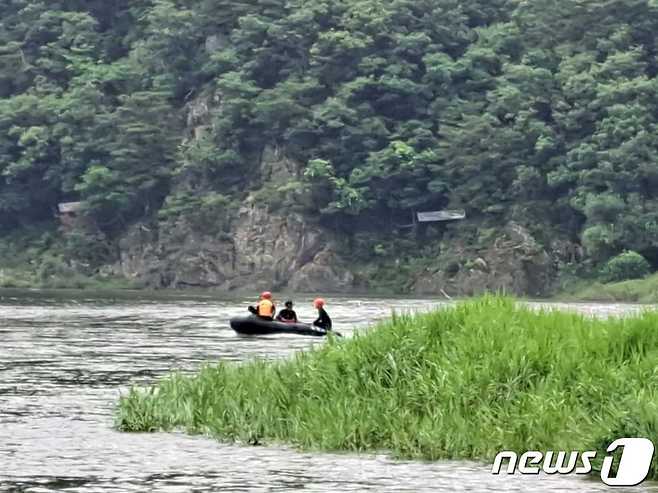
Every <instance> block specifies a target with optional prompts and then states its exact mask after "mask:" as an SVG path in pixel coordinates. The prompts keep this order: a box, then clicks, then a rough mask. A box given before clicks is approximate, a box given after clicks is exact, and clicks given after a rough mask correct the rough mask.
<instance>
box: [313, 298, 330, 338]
mask: <svg viewBox="0 0 658 493" xmlns="http://www.w3.org/2000/svg"><path fill="white" fill-rule="evenodd" d="M324 305H325V303H324V300H323V299H322V298H316V300H315V301H314V302H313V306H314V307H315V308H316V309H317V310H318V318H317V319H316V320H315V322H313V325H315V326H316V327H320V328H321V329H324V330H326V331H330V330H331V318H329V314H328V313H327V312H326V310H325V309H324Z"/></svg>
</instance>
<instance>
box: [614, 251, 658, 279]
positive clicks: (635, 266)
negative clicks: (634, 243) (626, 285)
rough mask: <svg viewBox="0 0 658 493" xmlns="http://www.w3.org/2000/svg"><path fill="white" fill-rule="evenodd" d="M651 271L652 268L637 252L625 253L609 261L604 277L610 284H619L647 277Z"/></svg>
mask: <svg viewBox="0 0 658 493" xmlns="http://www.w3.org/2000/svg"><path fill="white" fill-rule="evenodd" d="M650 271H651V266H650V265H649V262H647V259H645V258H644V257H643V256H642V255H640V254H639V253H637V252H624V253H621V254H619V255H617V256H616V257H614V258H611V259H610V260H608V262H607V263H606V265H605V267H604V269H603V275H604V276H605V278H606V280H607V281H609V282H618V281H626V280H629V279H640V278H642V277H646V276H647V275H649V272H650Z"/></svg>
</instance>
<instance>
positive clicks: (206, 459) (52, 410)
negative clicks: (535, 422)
mask: <svg viewBox="0 0 658 493" xmlns="http://www.w3.org/2000/svg"><path fill="white" fill-rule="evenodd" d="M299 300H300V303H299V306H298V307H297V308H298V313H299V314H300V318H302V319H306V320H308V319H309V318H310V317H311V316H312V308H311V306H310V298H309V297H299ZM302 301H303V303H302ZM437 304H439V302H437V301H432V300H428V299H403V300H400V299H398V300H388V299H376V298H369V299H355V298H352V299H349V300H348V299H333V298H332V299H330V300H329V305H328V308H329V312H330V313H331V315H332V317H333V318H334V323H335V328H336V330H339V331H341V332H342V333H343V334H344V335H346V336H348V337H349V336H350V335H351V334H352V333H353V330H354V327H355V326H357V327H365V326H367V325H368V324H369V323H372V322H374V321H375V320H377V319H379V318H382V317H385V316H386V315H388V314H389V313H390V311H391V309H396V310H398V311H405V310H425V309H428V308H429V307H431V306H435V305H437ZM246 305H247V300H245V299H232V300H228V299H227V300H219V299H215V298H214V297H213V296H211V295H209V294H197V295H194V296H182V295H177V294H174V295H159V296H157V297H155V296H151V295H149V294H148V293H125V292H123V293H87V292H47V291H10V290H4V291H0V338H1V342H0V491H17V492H18V491H20V492H46V491H67V492H96V491H103V492H105V491H116V492H130V491H135V492H137V491H139V492H143V491H154V492H163V493H165V492H166V493H169V492H210V491H236V492H237V491H291V490H303V491H317V492H336V491H376V492H389V491H390V492H424V491H427V492H429V491H432V492H444V491H445V492H455V491H486V492H494V491H499V492H505V491H531V492H543V491H566V492H571V491H572V492H576V491H610V488H608V487H605V486H604V485H603V484H602V483H600V482H597V481H593V480H584V479H580V478H576V477H554V476H550V477H549V476H543V475H542V476H536V477H535V476H533V477H528V476H518V475H515V476H492V475H491V474H490V467H491V466H490V464H478V463H470V462H448V461H443V462H433V463H430V462H419V461H393V460H390V459H388V458H387V457H386V456H382V455H361V456H358V455H353V454H324V453H304V452H299V451H296V450H291V449H288V448H285V447H239V446H235V445H229V444H223V443H218V442H216V441H214V440H210V439H207V438H203V437H190V436H186V435H183V434H179V433H153V434H128V433H119V432H117V431H115V430H114V429H113V413H114V409H115V406H116V403H117V399H118V397H119V396H120V394H121V393H122V392H126V391H127V389H128V388H129V387H130V386H131V385H134V384H137V385H144V384H148V383H151V382H153V381H154V380H156V379H157V378H158V377H160V376H162V375H165V374H166V373H168V372H169V371H170V370H172V369H181V370H183V371H190V372H191V371H194V370H195V369H196V368H198V367H199V365H201V364H203V363H204V362H212V361H217V360H234V361H241V360H245V359H249V358H253V357H265V358H283V357H287V356H289V355H290V354H291V353H292V352H294V351H298V350H303V349H306V348H309V347H311V346H312V345H313V344H322V343H323V342H322V341H320V340H317V339H313V338H305V337H297V336H277V337H251V338H249V337H239V336H237V335H236V334H235V333H234V332H233V331H232V330H231V329H230V328H229V326H228V319H229V318H230V317H231V316H232V315H234V314H236V313H240V312H242V311H243V310H244V309H245V307H246ZM565 307H567V308H569V307H571V308H575V309H578V310H581V311H585V312H587V313H591V314H602V315H605V314H615V313H624V312H626V311H628V310H633V309H637V307H633V306H624V305H570V306H568V305H567V306H565ZM614 491H615V492H619V491H624V489H619V488H615V490H614ZM628 491H636V492H638V491H658V487H656V486H655V485H648V484H647V485H644V486H642V487H639V488H633V489H629V490H628Z"/></svg>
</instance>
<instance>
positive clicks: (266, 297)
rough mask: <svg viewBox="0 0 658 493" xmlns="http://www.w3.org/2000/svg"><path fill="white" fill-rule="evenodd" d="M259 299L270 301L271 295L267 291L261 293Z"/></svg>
mask: <svg viewBox="0 0 658 493" xmlns="http://www.w3.org/2000/svg"><path fill="white" fill-rule="evenodd" d="M260 297H261V298H262V299H264V300H271V299H272V293H270V292H269V291H263V292H262V293H261V294H260Z"/></svg>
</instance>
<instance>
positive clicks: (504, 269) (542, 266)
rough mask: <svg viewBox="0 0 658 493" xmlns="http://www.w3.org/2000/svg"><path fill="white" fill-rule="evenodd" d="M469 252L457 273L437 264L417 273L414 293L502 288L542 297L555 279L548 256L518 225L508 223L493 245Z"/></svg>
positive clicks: (465, 292) (467, 292)
mask: <svg viewBox="0 0 658 493" xmlns="http://www.w3.org/2000/svg"><path fill="white" fill-rule="evenodd" d="M472 255H473V252H471V253H470V254H469V253H467V252H466V251H464V252H463V258H464V260H465V262H464V263H463V265H462V266H461V268H460V269H459V270H458V271H457V272H447V271H446V269H444V266H440V265H438V266H437V269H436V270H434V271H431V272H426V273H424V274H423V275H421V276H419V278H418V279H417V280H416V282H415V284H414V290H415V292H416V293H419V294H429V293H440V292H442V291H443V292H445V293H448V294H450V295H458V296H459V295H461V296H464V295H465V296H471V295H476V294H480V293H483V292H487V291H502V292H505V293H508V294H515V295H531V296H541V295H544V294H546V293H547V292H549V291H550V288H551V285H552V282H553V280H554V278H555V263H554V261H553V259H552V258H551V256H550V255H549V254H548V252H546V251H545V250H544V249H543V248H542V247H541V246H540V245H539V244H538V243H537V241H536V240H535V239H534V238H533V237H532V236H531V235H530V233H529V232H528V231H527V230H526V229H525V228H523V227H522V226H519V225H518V224H514V223H510V224H508V225H507V226H506V227H505V229H504V231H503V232H502V233H501V235H500V236H499V237H498V238H496V240H495V241H494V243H493V245H491V246H490V247H488V248H486V249H484V250H483V251H479V252H477V255H476V256H472Z"/></svg>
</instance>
